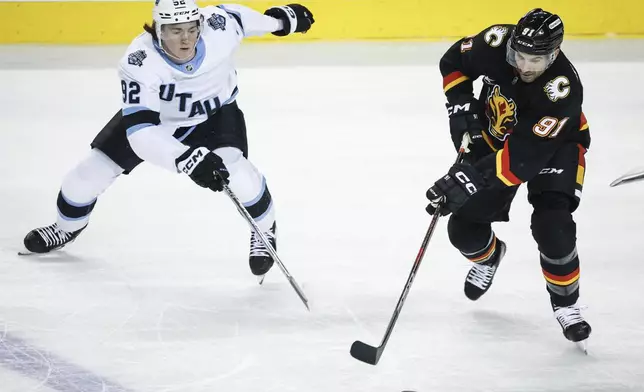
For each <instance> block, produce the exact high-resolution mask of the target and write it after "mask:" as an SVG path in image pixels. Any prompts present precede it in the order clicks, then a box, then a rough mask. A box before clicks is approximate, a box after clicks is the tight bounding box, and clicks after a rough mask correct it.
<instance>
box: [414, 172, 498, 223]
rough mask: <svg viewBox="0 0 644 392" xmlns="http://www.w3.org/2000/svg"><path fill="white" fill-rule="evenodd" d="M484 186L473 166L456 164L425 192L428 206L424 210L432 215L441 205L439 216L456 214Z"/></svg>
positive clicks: (483, 181)
mask: <svg viewBox="0 0 644 392" xmlns="http://www.w3.org/2000/svg"><path fill="white" fill-rule="evenodd" d="M484 186H485V180H484V179H483V177H482V176H481V174H480V173H479V172H478V171H477V170H476V168H474V166H472V165H470V164H467V163H456V164H454V165H453V166H452V167H451V168H450V169H449V172H448V173H447V174H446V175H445V176H443V177H442V178H441V179H439V180H438V181H436V182H435V183H434V185H433V186H432V187H431V188H429V189H428V190H427V198H428V199H429V205H428V206H427V208H426V210H427V212H428V213H429V214H430V215H434V214H435V213H436V210H437V208H438V207H439V205H441V210H440V214H441V215H447V214H449V213H453V212H456V211H458V210H459V209H460V208H461V207H463V205H464V204H465V203H466V202H467V201H468V200H469V198H470V197H472V195H474V194H475V193H476V192H478V191H479V190H481V189H482V188H483V187H484Z"/></svg>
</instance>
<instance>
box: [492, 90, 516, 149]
mask: <svg viewBox="0 0 644 392" xmlns="http://www.w3.org/2000/svg"><path fill="white" fill-rule="evenodd" d="M485 103H486V108H485V114H486V115H487V118H488V119H489V120H490V126H489V131H490V134H492V136H494V137H495V138H497V139H499V140H501V141H504V140H505V139H506V138H507V137H508V135H509V134H510V133H512V128H514V126H515V125H516V124H517V110H516V109H517V104H516V103H514V101H513V100H512V99H508V98H507V97H505V96H504V95H503V94H501V88H500V87H499V86H498V85H495V86H494V87H493V88H492V91H491V92H490V94H489V95H488V97H487V100H486V101H485Z"/></svg>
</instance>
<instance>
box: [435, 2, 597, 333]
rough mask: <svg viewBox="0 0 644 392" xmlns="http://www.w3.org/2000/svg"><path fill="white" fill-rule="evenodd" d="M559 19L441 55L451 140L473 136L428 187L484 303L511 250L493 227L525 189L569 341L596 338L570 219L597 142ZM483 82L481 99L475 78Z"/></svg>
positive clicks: (537, 20) (488, 33)
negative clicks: (585, 312)
mask: <svg viewBox="0 0 644 392" xmlns="http://www.w3.org/2000/svg"><path fill="white" fill-rule="evenodd" d="M563 36H564V25H563V21H562V20H561V18H559V16H557V15H554V14H552V13H550V12H547V11H544V10H542V9H534V10H532V11H530V12H528V13H527V14H526V15H525V16H524V17H522V18H521V19H520V20H519V22H518V23H517V24H516V25H503V24H502V25H494V26H491V27H489V28H487V29H485V30H483V31H482V32H480V33H479V34H477V35H474V36H471V37H466V38H463V39H461V40H459V41H458V42H456V43H455V44H454V45H453V46H452V47H451V48H450V49H449V50H448V51H447V52H446V53H445V55H444V56H443V57H442V59H441V61H440V71H441V73H442V75H443V89H444V92H445V95H446V97H447V105H446V106H447V112H448V115H449V123H450V132H451V137H452V140H453V141H454V144H455V145H456V146H459V145H460V143H461V139H462V138H463V137H464V136H465V137H466V138H468V139H469V141H470V145H469V148H468V149H469V152H468V153H467V154H466V155H465V158H464V160H463V162H461V163H457V164H455V165H453V166H452V167H451V168H450V169H449V171H448V173H447V174H446V175H445V176H443V177H441V178H440V179H439V180H438V181H436V182H435V183H434V184H433V185H432V186H431V188H430V189H429V190H428V191H427V197H428V199H429V200H430V203H429V205H428V206H427V211H428V212H429V213H430V214H435V213H437V208H438V206H439V205H441V203H443V204H442V208H441V210H440V211H439V213H442V214H449V213H451V216H450V219H449V224H448V233H449V238H450V241H451V243H452V244H453V245H454V246H455V247H456V248H457V249H458V250H459V251H460V252H461V253H462V254H463V255H464V256H465V257H466V258H468V259H469V260H470V261H471V262H472V263H473V264H472V267H471V269H470V271H469V273H468V274H467V277H466V279H465V295H466V296H467V297H468V298H469V299H471V300H477V299H478V298H479V297H481V296H482V295H483V294H484V293H485V292H486V291H487V290H488V289H489V288H490V286H491V285H492V280H493V279H494V275H495V273H496V271H497V268H498V267H499V263H500V262H501V260H502V259H503V256H504V254H505V250H506V245H505V243H504V242H503V241H501V240H500V239H498V238H497V237H496V235H495V234H494V231H493V230H492V226H491V223H492V222H496V221H508V220H509V216H508V212H509V209H510V204H511V203H512V200H513V198H514V196H515V194H516V191H517V189H518V187H519V186H520V185H521V184H522V183H527V186H528V200H529V202H530V203H531V204H532V206H533V209H534V210H533V213H532V222H531V229H532V235H533V237H534V240H535V241H536V242H537V244H538V248H539V252H540V261H541V267H542V270H543V275H544V277H545V280H546V288H547V291H548V293H549V294H550V301H551V304H552V308H553V311H554V315H555V317H556V319H557V321H558V322H559V324H560V325H561V328H562V329H563V333H564V336H565V337H566V338H567V339H568V340H570V341H573V342H581V341H584V340H585V339H587V338H588V336H589V335H590V332H591V328H590V325H589V324H588V322H586V321H585V320H584V318H583V317H582V315H581V313H580V309H579V307H578V305H577V299H578V297H579V256H578V254H577V247H576V226H575V222H574V221H573V218H572V213H573V212H574V211H575V210H576V209H577V207H578V205H579V202H580V197H581V192H582V186H583V183H584V174H585V160H584V155H585V153H586V150H587V149H588V147H589V145H590V135H589V130H588V124H587V122H586V118H585V116H584V114H583V113H582V102H583V88H582V84H581V81H580V79H579V75H578V74H577V71H576V70H575V68H574V67H573V65H572V64H571V62H570V61H569V60H568V58H566V56H565V55H564V53H563V52H562V51H561V47H560V46H561V43H562V41H563ZM479 77H482V78H483V80H482V81H483V87H482V89H481V92H480V94H479V96H478V98H475V97H474V94H473V82H474V80H476V79H478V78H479Z"/></svg>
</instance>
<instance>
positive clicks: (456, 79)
mask: <svg viewBox="0 0 644 392" xmlns="http://www.w3.org/2000/svg"><path fill="white" fill-rule="evenodd" d="M469 79H470V78H468V77H467V76H465V75H463V74H462V73H461V72H459V71H454V72H452V73H450V74H449V75H447V76H445V77H444V78H443V91H444V92H447V91H449V90H450V89H452V88H454V87H455V86H457V85H459V84H461V83H463V82H464V81H466V80H469Z"/></svg>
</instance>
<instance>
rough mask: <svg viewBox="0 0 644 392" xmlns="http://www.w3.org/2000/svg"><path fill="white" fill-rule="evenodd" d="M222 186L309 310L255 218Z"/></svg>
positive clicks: (299, 290) (297, 286)
mask: <svg viewBox="0 0 644 392" xmlns="http://www.w3.org/2000/svg"><path fill="white" fill-rule="evenodd" d="M223 187H224V191H225V192H226V194H227V195H228V197H229V198H230V200H232V202H233V204H235V207H237V210H238V211H239V213H240V214H242V216H243V217H244V218H245V219H246V222H248V224H249V225H250V226H251V228H252V229H253V230H255V233H256V234H257V235H259V238H260V239H261V240H262V242H263V243H264V246H265V247H266V249H268V253H270V255H271V257H272V258H273V260H274V261H275V263H277V265H278V266H279V267H280V269H281V270H282V273H283V274H284V276H286V279H288V282H289V283H290V284H291V287H293V290H295V292H296V293H297V295H298V296H299V297H300V299H301V300H302V302H303V303H304V306H306V310H308V311H310V310H311V309H309V300H308V299H307V298H306V295H304V291H302V289H301V288H300V286H299V285H298V284H297V282H296V281H295V279H293V276H291V274H290V273H289V272H288V270H287V269H286V267H285V266H284V263H282V260H280V258H279V256H278V255H277V252H276V251H275V249H273V246H272V245H271V243H270V242H269V241H268V238H266V235H265V234H264V233H263V232H262V230H261V229H260V228H259V226H257V223H256V222H255V219H253V217H252V216H251V215H250V214H249V213H248V211H246V208H244V205H243V204H242V202H241V201H240V200H239V199H238V198H237V195H235V193H234V192H233V191H232V189H230V187H229V186H228V184H226V183H225V182H223Z"/></svg>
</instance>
